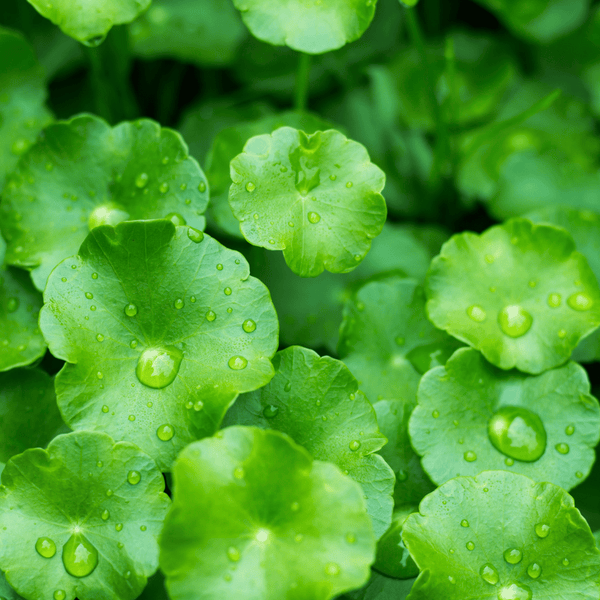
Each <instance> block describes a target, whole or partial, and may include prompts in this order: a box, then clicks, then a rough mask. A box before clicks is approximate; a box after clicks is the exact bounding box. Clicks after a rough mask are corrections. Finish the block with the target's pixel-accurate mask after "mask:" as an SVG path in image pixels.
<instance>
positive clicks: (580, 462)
mask: <svg viewBox="0 0 600 600" xmlns="http://www.w3.org/2000/svg"><path fill="white" fill-rule="evenodd" d="M589 392H590V383H589V380H588V377H587V374H586V372H585V371H584V370H583V369H582V368H581V367H580V366H579V365H578V364H576V363H573V362H569V363H567V364H566V365H564V366H562V367H559V368H557V369H552V370H550V371H546V372H545V373H542V374H541V375H537V376H527V375H523V374H521V373H518V372H517V371H509V372H506V371H502V370H500V369H497V368H496V367H493V366H492V365H490V364H489V363H488V362H486V361H485V360H484V358H483V357H482V356H481V354H480V353H479V352H477V351H476V350H473V349H472V348H468V349H463V350H459V351H458V352H457V353H456V354H454V356H453V357H452V358H451V359H450V360H449V361H448V363H447V364H446V366H445V367H439V368H437V369H433V370H432V371H429V373H426V374H425V375H424V376H423V379H422V380H421V384H420V385H419V391H418V394H417V399H418V406H417V407H416V408H415V410H414V412H413V413H412V416H411V418H410V424H409V431H410V439H411V441H412V444H413V446H414V448H415V450H416V451H417V452H418V453H419V454H420V455H421V456H422V457H423V460H422V462H423V468H424V469H425V471H427V473H428V474H429V476H430V477H431V479H432V480H433V481H434V482H435V483H437V484H438V485H439V484H442V483H444V482H445V481H447V480H448V479H451V478H452V477H455V476H458V475H476V474H477V473H480V472H481V471H489V470H500V469H502V470H507V471H513V472H515V473H520V474H522V475H527V476H528V477H531V479H533V480H535V481H550V482H551V483H554V484H556V485H559V486H561V487H562V488H564V489H566V490H569V489H571V488H572V487H574V486H576V485H577V484H578V483H580V482H581V480H582V479H583V478H584V477H586V476H587V475H588V474H589V472H590V470H591V468H592V464H593V462H594V458H595V453H594V447H595V446H596V444H597V443H598V441H599V440H600V407H599V406H598V401H597V400H596V399H595V398H594V397H593V396H590V395H589ZM514 409H517V410H514Z"/></svg>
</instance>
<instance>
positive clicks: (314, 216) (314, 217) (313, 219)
mask: <svg viewBox="0 0 600 600" xmlns="http://www.w3.org/2000/svg"><path fill="white" fill-rule="evenodd" d="M308 220H309V222H310V223H312V224H313V225H316V224H317V223H318V222H319V221H320V220H321V215H320V214H319V213H316V212H309V213H308Z"/></svg>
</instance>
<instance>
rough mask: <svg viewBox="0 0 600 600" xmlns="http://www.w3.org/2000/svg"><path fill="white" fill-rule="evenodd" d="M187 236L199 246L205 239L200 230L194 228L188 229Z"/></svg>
mask: <svg viewBox="0 0 600 600" xmlns="http://www.w3.org/2000/svg"><path fill="white" fill-rule="evenodd" d="M187 235H188V238H189V239H190V240H192V242H194V244H199V243H200V242H201V241H202V240H203V239H204V233H202V231H199V230H198V229H194V228H193V227H189V228H188V233H187Z"/></svg>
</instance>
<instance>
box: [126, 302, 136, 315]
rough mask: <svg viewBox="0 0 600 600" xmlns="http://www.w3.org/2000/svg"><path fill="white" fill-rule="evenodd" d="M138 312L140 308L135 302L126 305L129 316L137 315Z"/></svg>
mask: <svg viewBox="0 0 600 600" xmlns="http://www.w3.org/2000/svg"><path fill="white" fill-rule="evenodd" d="M137 313H138V309H137V306H136V305H135V304H128V305H127V306H126V307H125V314H126V315H127V316H128V317H135V315H137Z"/></svg>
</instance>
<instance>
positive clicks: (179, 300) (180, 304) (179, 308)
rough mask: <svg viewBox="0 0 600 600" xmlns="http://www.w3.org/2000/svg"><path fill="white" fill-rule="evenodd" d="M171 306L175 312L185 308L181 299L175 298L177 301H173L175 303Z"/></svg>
mask: <svg viewBox="0 0 600 600" xmlns="http://www.w3.org/2000/svg"><path fill="white" fill-rule="evenodd" d="M173 306H174V307H175V308H176V309H177V310H181V309H182V308H183V307H184V306H185V302H184V301H183V299H182V298H177V300H175V302H174V303H173Z"/></svg>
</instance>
